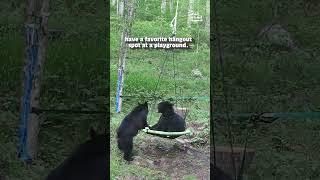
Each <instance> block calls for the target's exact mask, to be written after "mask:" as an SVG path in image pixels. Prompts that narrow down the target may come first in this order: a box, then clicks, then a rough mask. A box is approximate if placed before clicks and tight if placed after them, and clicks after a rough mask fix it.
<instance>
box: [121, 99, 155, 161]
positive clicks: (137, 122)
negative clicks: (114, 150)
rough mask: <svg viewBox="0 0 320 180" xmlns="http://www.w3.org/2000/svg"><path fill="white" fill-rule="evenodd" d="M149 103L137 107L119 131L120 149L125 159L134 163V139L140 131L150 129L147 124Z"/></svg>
mask: <svg viewBox="0 0 320 180" xmlns="http://www.w3.org/2000/svg"><path fill="white" fill-rule="evenodd" d="M148 113H149V111H148V103H147V102H145V103H144V104H139V105H138V106H136V107H135V108H134V109H133V110H132V111H131V112H130V113H129V114H128V115H127V116H126V117H125V118H124V119H123V121H122V122H121V124H120V126H119V128H118V130H117V140H118V148H119V149H120V150H121V151H123V153H124V156H123V158H124V159H125V160H127V161H132V160H133V158H132V148H133V137H134V136H136V135H137V134H138V131H139V130H141V129H143V128H145V127H149V126H148V123H147V116H148Z"/></svg>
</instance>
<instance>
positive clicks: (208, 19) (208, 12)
mask: <svg viewBox="0 0 320 180" xmlns="http://www.w3.org/2000/svg"><path fill="white" fill-rule="evenodd" d="M206 14H207V17H206V29H209V33H210V1H209V0H207V2H206Z"/></svg>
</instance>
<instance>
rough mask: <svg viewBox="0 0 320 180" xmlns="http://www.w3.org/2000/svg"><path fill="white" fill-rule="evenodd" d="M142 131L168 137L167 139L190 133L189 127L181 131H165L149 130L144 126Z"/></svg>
mask: <svg viewBox="0 0 320 180" xmlns="http://www.w3.org/2000/svg"><path fill="white" fill-rule="evenodd" d="M142 131H143V132H145V133H147V134H150V135H153V136H159V137H162V138H169V139H175V138H177V137H179V136H182V135H187V134H192V132H191V130H190V129H186V130H185V131H182V132H165V131H156V130H151V129H149V128H148V127H146V128H144V129H143V130H142Z"/></svg>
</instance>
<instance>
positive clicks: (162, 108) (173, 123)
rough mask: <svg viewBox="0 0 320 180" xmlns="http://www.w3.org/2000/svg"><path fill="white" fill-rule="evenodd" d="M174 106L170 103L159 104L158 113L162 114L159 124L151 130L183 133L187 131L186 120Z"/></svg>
mask: <svg viewBox="0 0 320 180" xmlns="http://www.w3.org/2000/svg"><path fill="white" fill-rule="evenodd" d="M173 105H174V104H172V103H170V102H168V101H163V102H161V103H159V104H158V112H159V113H162V114H161V116H160V119H159V121H158V123H157V124H155V125H154V126H152V127H151V128H150V129H152V130H157V131H166V132H182V131H185V130H186V122H185V120H184V119H183V118H182V117H181V116H180V115H178V114H177V113H176V112H175V111H174V109H173Z"/></svg>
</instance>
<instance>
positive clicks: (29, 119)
mask: <svg viewBox="0 0 320 180" xmlns="http://www.w3.org/2000/svg"><path fill="white" fill-rule="evenodd" d="M35 16H37V17H40V24H37V23H36V22H37V21H34V20H35ZM48 16H49V0H28V1H27V6H26V20H25V24H26V26H27V28H29V30H30V28H31V29H34V34H33V35H32V37H33V38H31V39H27V40H26V42H27V44H26V57H25V59H24V64H25V66H24V69H23V75H24V77H23V80H24V81H23V82H24V83H23V89H24V94H23V97H22V99H21V114H22V116H21V121H23V122H22V125H21V126H22V127H21V128H26V131H24V132H23V133H22V134H21V137H20V138H22V139H25V140H22V142H25V144H21V146H23V149H22V150H21V151H20V153H22V155H23V156H22V159H23V160H32V159H34V158H35V157H36V156H37V153H38V133H39V126H40V123H39V116H38V115H37V114H32V113H30V112H31V111H30V110H31V108H32V107H39V105H40V102H39V98H40V81H41V75H42V66H43V64H44V61H45V57H46V47H47V34H48ZM40 27H41V28H40ZM26 35H30V34H29V31H28V29H27V31H26ZM26 37H27V38H28V36H26ZM29 37H30V36H29ZM30 50H33V52H31V51H30ZM32 55H33V56H32ZM30 57H31V58H30ZM33 62H34V63H33ZM30 85H31V86H30ZM26 89H29V90H30V91H26ZM28 99H29V100H28ZM20 155H21V154H20Z"/></svg>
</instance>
